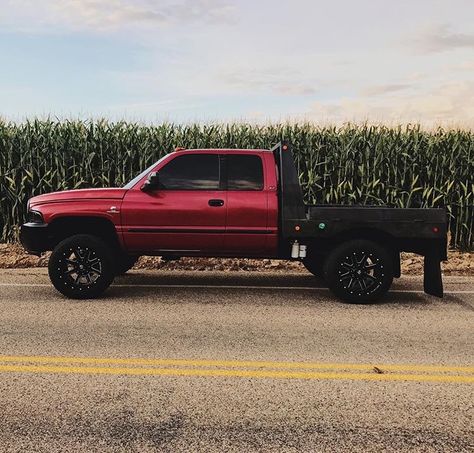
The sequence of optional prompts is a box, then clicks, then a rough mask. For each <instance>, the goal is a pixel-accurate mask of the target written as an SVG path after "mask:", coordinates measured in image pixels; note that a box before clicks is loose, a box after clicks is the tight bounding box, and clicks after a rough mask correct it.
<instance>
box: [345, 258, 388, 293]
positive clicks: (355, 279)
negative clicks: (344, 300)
mask: <svg viewBox="0 0 474 453" xmlns="http://www.w3.org/2000/svg"><path fill="white" fill-rule="evenodd" d="M338 277H339V282H340V283H341V285H342V287H343V288H344V290H346V291H347V292H348V293H349V294H353V295H355V296H361V295H368V294H372V293H373V292H374V291H376V290H377V289H378V288H380V286H382V283H383V277H384V270H383V263H382V261H381V260H380V259H379V258H378V257H377V256H376V255H374V254H373V253H371V252H366V251H359V252H353V253H352V254H350V255H347V256H345V257H344V259H343V260H342V261H341V263H340V264H339V266H338Z"/></svg>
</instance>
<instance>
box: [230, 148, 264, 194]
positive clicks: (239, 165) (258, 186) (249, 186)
mask: <svg viewBox="0 0 474 453" xmlns="http://www.w3.org/2000/svg"><path fill="white" fill-rule="evenodd" d="M225 158H226V164H227V165H226V170H227V190H241V191H246V190H251V191H255V190H263V164H262V159H261V157H260V156H258V155H255V154H227V155H226V156H225Z"/></svg>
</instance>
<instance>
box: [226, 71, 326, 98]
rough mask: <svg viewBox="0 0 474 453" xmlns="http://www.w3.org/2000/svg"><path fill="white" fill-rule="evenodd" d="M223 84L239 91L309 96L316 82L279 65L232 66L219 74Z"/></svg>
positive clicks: (314, 90) (312, 92)
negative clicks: (257, 67)
mask: <svg viewBox="0 0 474 453" xmlns="http://www.w3.org/2000/svg"><path fill="white" fill-rule="evenodd" d="M220 80H221V81H222V82H223V83H224V85H226V86H228V87H229V88H231V89H234V90H238V91H239V92H250V93H255V92H263V93H265V92H266V93H274V94H281V95H288V96H292V95H293V96H310V95H313V94H315V93H316V92H317V89H316V86H317V84H316V82H315V81H314V80H311V78H310V77H308V76H305V75H304V74H301V73H299V72H298V71H295V70H292V69H288V68H284V67H281V66H276V67H266V68H262V69H255V68H246V67H240V68H237V67H236V68H234V69H233V70H232V72H229V71H227V72H224V73H223V74H222V75H221V76H220Z"/></svg>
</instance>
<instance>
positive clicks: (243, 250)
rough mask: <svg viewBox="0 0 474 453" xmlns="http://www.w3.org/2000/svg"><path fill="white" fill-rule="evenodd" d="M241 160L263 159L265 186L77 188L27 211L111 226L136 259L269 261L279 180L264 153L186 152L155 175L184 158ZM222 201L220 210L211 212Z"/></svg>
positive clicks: (43, 198) (274, 245)
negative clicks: (248, 157)
mask: <svg viewBox="0 0 474 453" xmlns="http://www.w3.org/2000/svg"><path fill="white" fill-rule="evenodd" d="M203 153H205V154H216V155H221V156H222V155H226V154H233V155H234V154H246V155H249V154H250V155H256V156H259V157H260V159H262V168H263V178H264V186H263V189H262V190H260V191H255V190H253V191H252V190H248V191H247V190H155V191H150V192H144V191H142V190H141V187H142V186H143V184H144V182H145V181H146V179H147V176H148V174H147V175H144V176H143V178H142V179H140V180H139V181H138V182H137V183H136V184H135V185H134V186H133V187H132V188H129V189H122V188H112V189H79V190H67V191H63V192H53V193H49V194H45V195H40V196H37V197H34V198H32V199H31V200H30V209H32V210H39V211H40V212H41V214H42V215H43V218H44V221H45V223H48V224H51V223H52V222H53V221H55V220H57V219H59V218H61V217H82V218H83V217H96V218H103V219H106V220H108V221H110V222H112V223H113V225H114V226H115V228H116V231H117V235H118V238H119V242H120V244H121V245H122V247H123V248H124V249H125V250H126V251H127V252H128V253H133V254H145V253H149V254H183V255H190V256H192V255H199V256H206V255H209V256H259V257H274V256H276V255H277V250H278V197H277V176H276V167H275V161H274V158H273V155H272V154H271V153H270V152H268V151H265V150H234V149H231V150H222V149H219V150H208V149H206V150H183V151H179V152H175V153H171V154H170V155H168V156H167V157H166V158H165V159H163V160H162V161H160V162H159V163H157V165H156V167H154V168H153V169H152V171H160V170H161V169H162V168H164V167H165V166H166V165H167V164H169V163H170V162H171V161H172V160H173V159H175V158H176V157H178V156H182V155H186V154H203ZM210 200H222V206H210V205H209V201H210Z"/></svg>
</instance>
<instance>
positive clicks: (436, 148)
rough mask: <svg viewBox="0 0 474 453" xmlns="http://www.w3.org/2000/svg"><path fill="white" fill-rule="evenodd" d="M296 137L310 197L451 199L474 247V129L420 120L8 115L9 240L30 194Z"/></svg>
mask: <svg viewBox="0 0 474 453" xmlns="http://www.w3.org/2000/svg"><path fill="white" fill-rule="evenodd" d="M281 139H286V140H289V141H290V142H291V144H292V145H293V147H294V152H295V155H296V159H297V166H298V170H299V174H300V180H301V184H302V187H303V191H304V193H305V197H306V201H307V202H308V203H344V204H358V203H362V204H388V205H393V206H397V207H431V206H446V207H447V209H448V212H449V215H450V231H451V245H452V246H453V247H457V248H464V249H472V248H474V234H473V231H474V180H473V174H474V133H473V132H470V131H464V130H444V129H437V130H435V131H430V132H429V131H424V130H422V129H421V128H420V127H419V126H407V127H397V128H388V127H384V126H369V125H361V126H356V125H350V124H348V125H345V126H342V127H339V128H338V127H318V126H315V125H312V124H306V123H305V124H273V125H266V126H258V125H249V124H210V125H196V124H192V125H177V124H169V123H163V124H159V125H157V126H146V125H140V124H135V123H125V122H118V123H109V122H107V121H87V122H82V121H63V122H56V121H38V120H35V121H27V122H25V123H22V124H14V123H4V122H0V240H1V241H8V240H14V239H16V238H17V236H18V225H19V224H20V223H21V222H22V221H23V219H24V215H25V209H26V202H27V200H28V198H30V197H31V196H33V195H37V194H40V193H45V192H50V191H56V190H64V189H72V188H83V187H106V186H121V185H123V184H125V183H126V182H127V181H128V180H130V179H132V178H133V177H134V176H135V175H136V174H138V173H139V172H140V171H142V170H143V169H144V168H146V167H148V166H149V165H151V164H152V163H153V162H154V161H155V160H157V159H158V158H159V157H161V156H162V155H163V154H166V153H169V152H171V151H173V150H174V148H175V147H177V146H183V147H187V148H207V147H212V148H229V147H231V148H270V147H271V146H273V145H274V144H275V143H277V142H278V141H280V140H281Z"/></svg>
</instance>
